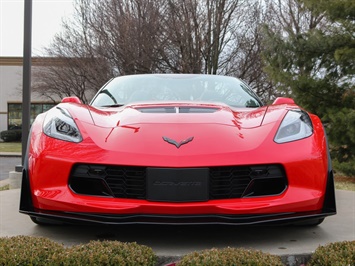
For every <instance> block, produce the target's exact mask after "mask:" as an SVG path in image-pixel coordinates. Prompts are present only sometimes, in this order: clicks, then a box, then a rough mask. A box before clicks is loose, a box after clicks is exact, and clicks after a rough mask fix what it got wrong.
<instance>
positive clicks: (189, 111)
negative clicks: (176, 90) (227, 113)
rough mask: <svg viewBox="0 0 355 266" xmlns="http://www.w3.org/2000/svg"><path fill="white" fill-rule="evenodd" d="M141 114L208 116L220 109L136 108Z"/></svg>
mask: <svg viewBox="0 0 355 266" xmlns="http://www.w3.org/2000/svg"><path fill="white" fill-rule="evenodd" d="M136 110H137V111H139V112H141V113H150V114H158V113H159V114H163V113H167V114H168V113H169V114H171V113H180V114H206V113H214V112H216V111H218V108H213V107H212V108H211V107H186V106H184V107H180V106H167V107H140V108H136Z"/></svg>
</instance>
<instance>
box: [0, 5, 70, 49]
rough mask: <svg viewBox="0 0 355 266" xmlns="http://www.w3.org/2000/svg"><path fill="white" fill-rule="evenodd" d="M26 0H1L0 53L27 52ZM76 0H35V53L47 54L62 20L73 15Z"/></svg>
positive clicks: (33, 9)
mask: <svg viewBox="0 0 355 266" xmlns="http://www.w3.org/2000/svg"><path fill="white" fill-rule="evenodd" d="M24 1H25V0H0V56H22V55H23V35H24V32H23V28H24V5H25V4H24ZM73 2H74V0H32V56H36V55H37V56H38V55H43V48H44V47H48V46H49V44H50V43H51V41H52V40H53V37H54V35H55V34H56V33H58V32H60V31H61V25H62V19H63V18H66V17H71V16H72V15H73Z"/></svg>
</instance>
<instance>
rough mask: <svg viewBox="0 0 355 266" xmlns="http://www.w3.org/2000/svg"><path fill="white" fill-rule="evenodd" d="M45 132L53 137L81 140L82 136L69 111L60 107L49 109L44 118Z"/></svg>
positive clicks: (72, 140) (74, 140)
mask: <svg viewBox="0 0 355 266" xmlns="http://www.w3.org/2000/svg"><path fill="white" fill-rule="evenodd" d="M43 132H44V133H45V134H46V135H47V136H49V137H52V138H56V139H61V140H65V141H71V142H80V141H82V137H81V134H80V131H79V129H78V127H77V126H76V124H75V122H74V120H73V118H72V117H71V115H70V114H69V112H68V111H67V110H65V109H62V108H60V107H56V108H53V110H51V111H49V112H48V114H47V115H46V118H45V119H44V123H43Z"/></svg>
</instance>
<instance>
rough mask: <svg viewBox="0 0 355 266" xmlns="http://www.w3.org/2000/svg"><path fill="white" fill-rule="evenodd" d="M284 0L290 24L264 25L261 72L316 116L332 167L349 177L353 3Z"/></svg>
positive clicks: (354, 130)
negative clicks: (325, 136)
mask: <svg viewBox="0 0 355 266" xmlns="http://www.w3.org/2000/svg"><path fill="white" fill-rule="evenodd" d="M285 1H286V0H285ZM285 1H281V0H279V1H278V3H281V2H285ZM288 2H292V3H293V9H292V10H291V9H290V12H289V13H288V18H289V20H290V21H293V23H286V21H287V19H285V20H284V21H285V23H281V24H280V23H279V24H277V25H276V26H275V24H273V23H268V25H266V26H265V31H264V32H265V39H264V45H265V50H264V53H263V56H264V59H265V61H266V64H267V65H268V67H266V69H265V70H266V71H267V73H268V74H269V76H270V77H271V79H272V80H273V81H274V82H275V83H276V84H278V85H279V89H281V90H282V91H283V92H284V93H285V94H286V95H290V96H292V97H293V98H295V100H296V102H297V103H299V104H300V105H302V106H304V107H305V108H307V109H308V110H309V111H311V112H314V113H316V114H317V115H319V116H320V117H321V118H322V120H323V123H324V124H325V126H326V130H327V132H328V136H329V140H330V144H331V151H332V157H333V159H334V161H335V164H336V166H337V167H338V169H340V170H341V171H343V172H344V173H346V174H349V175H354V174H355V156H354V155H355V2H354V1H353V0H339V1H333V0H292V1H291V0H288ZM282 16H283V17H285V13H282ZM278 21H280V20H278Z"/></svg>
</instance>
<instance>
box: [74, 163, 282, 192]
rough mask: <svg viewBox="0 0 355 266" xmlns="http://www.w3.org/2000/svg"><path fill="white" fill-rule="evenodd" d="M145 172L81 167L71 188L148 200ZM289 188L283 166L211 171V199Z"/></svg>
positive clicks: (79, 165)
mask: <svg viewBox="0 0 355 266" xmlns="http://www.w3.org/2000/svg"><path fill="white" fill-rule="evenodd" d="M171 169H172V171H174V168H171ZM146 170H147V168H146V167H130V166H104V165H88V164H78V165H75V166H74V168H73V170H72V172H71V176H70V179H69V186H70V187H71V189H72V190H73V191H74V192H76V193H78V194H85V195H95V196H111V197H116V198H127V199H146ZM286 187H287V179H286V175H285V172H284V170H283V167H282V166H281V165H261V166H228V167H211V168H209V199H232V198H244V197H256V196H270V195H277V194H281V193H282V192H283V191H284V190H285V189H286Z"/></svg>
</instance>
